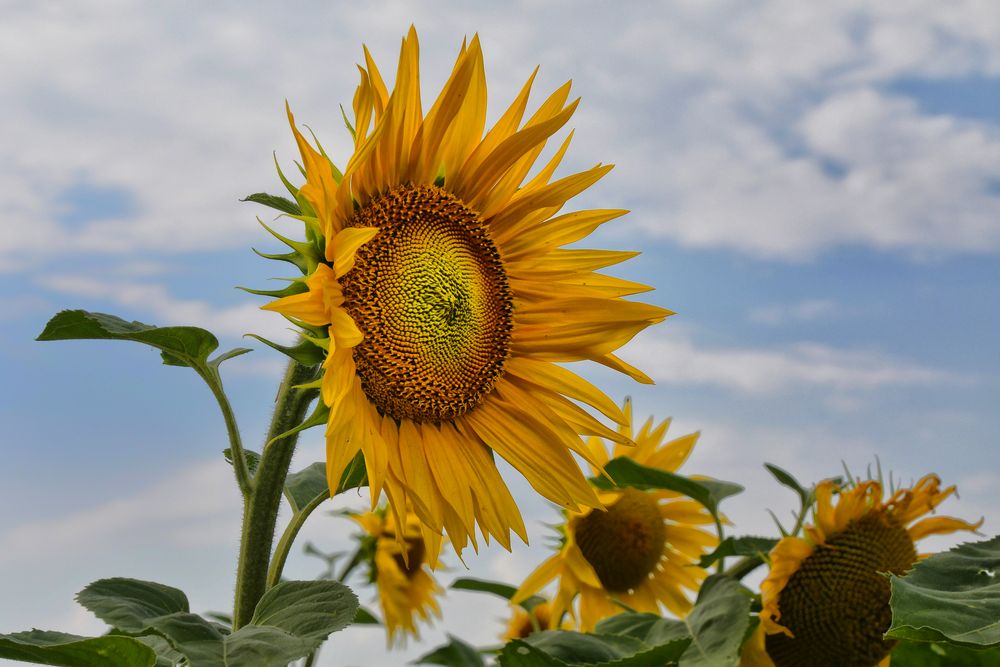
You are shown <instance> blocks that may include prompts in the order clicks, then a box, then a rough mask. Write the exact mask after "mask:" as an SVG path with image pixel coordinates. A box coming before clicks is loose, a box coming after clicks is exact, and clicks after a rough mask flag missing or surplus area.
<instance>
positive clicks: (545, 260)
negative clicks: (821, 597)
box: [264, 28, 671, 553]
mask: <svg viewBox="0 0 1000 667" xmlns="http://www.w3.org/2000/svg"><path fill="white" fill-rule="evenodd" d="M364 62H365V65H364V66H363V67H361V66H359V68H358V69H359V70H360V73H361V83H360V85H359V86H358V88H357V91H356V93H355V95H354V104H353V110H354V121H353V124H351V125H350V129H351V132H353V136H354V154H353V155H352V156H351V157H350V159H349V160H348V161H347V163H346V166H345V168H344V170H343V172H341V171H340V170H338V169H337V168H336V167H335V166H334V165H333V163H332V162H331V161H330V160H329V159H328V158H327V156H326V153H325V152H324V151H323V149H322V148H321V147H320V146H319V144H318V143H317V144H316V147H314V146H313V145H311V144H310V143H309V142H308V141H307V140H306V139H305V138H304V137H303V136H302V134H301V133H300V132H299V131H298V129H297V128H296V126H295V122H294V118H293V117H292V114H291V111H290V110H289V112H288V118H289V123H290V124H291V126H292V132H293V133H294V136H295V140H296V142H297V144H298V147H299V150H300V152H301V156H302V168H303V171H304V174H305V178H306V182H305V184H303V185H302V186H301V188H294V186H292V187H291V188H290V189H292V190H293V192H294V194H295V196H296V198H297V200H298V201H299V205H300V207H301V209H302V214H301V215H298V216H295V217H298V218H299V219H301V220H302V221H303V222H304V223H305V226H306V234H307V239H309V241H308V242H307V243H305V244H303V243H298V242H291V244H292V245H293V247H295V248H299V249H302V253H301V254H302V255H303V256H302V257H300V258H299V260H300V261H298V262H297V263H299V264H300V268H303V267H304V268H303V270H304V272H305V273H306V275H305V276H304V277H302V278H300V279H298V281H297V282H296V283H294V284H293V285H292V286H291V287H290V288H289V292H288V293H287V294H284V295H282V298H280V299H278V300H276V301H274V302H272V303H270V304H268V305H267V306H264V307H265V308H267V309H270V310H273V311H277V312H279V313H282V314H284V315H285V316H287V317H288V318H290V319H291V320H292V321H293V322H295V323H296V324H298V325H300V326H301V327H302V328H303V330H304V331H305V332H306V334H307V336H308V337H309V339H310V340H311V341H312V342H313V343H314V344H315V345H318V346H320V347H321V348H322V349H323V353H324V354H325V360H324V362H323V368H324V374H323V377H322V379H321V380H320V381H319V383H318V384H319V386H320V387H321V396H322V400H323V402H324V404H325V406H328V408H329V417H328V421H327V428H326V441H327V475H328V478H329V480H330V485H331V488H334V487H335V486H336V483H337V481H338V480H339V479H340V475H341V473H342V472H343V470H344V468H345V466H347V464H348V463H349V462H350V461H351V459H352V458H353V457H354V456H355V454H356V453H357V452H358V451H359V450H360V451H361V452H363V453H364V458H365V464H366V466H367V472H368V481H369V483H370V488H371V491H372V507H373V508H374V507H375V506H376V503H377V501H378V498H379V494H380V493H381V492H382V491H383V490H384V491H385V492H386V494H387V497H388V499H389V503H390V505H391V507H392V508H393V511H396V508H400V507H405V506H408V505H412V506H413V508H414V510H415V512H416V513H417V515H418V516H419V518H420V520H421V521H423V522H424V523H425V524H427V525H428V526H430V527H431V528H432V529H433V530H434V531H437V532H438V533H441V532H442V531H444V532H446V533H447V535H448V536H449V539H450V542H451V543H452V545H453V546H454V548H455V549H456V551H458V552H459V553H461V550H462V549H463V548H464V547H465V546H466V544H467V543H468V540H469V539H471V540H472V544H473V546H474V547H476V548H478V546H477V544H476V533H475V529H476V526H477V525H478V526H479V530H480V532H481V533H482V535H483V536H484V538H485V539H486V540H487V541H488V540H489V539H490V536H493V537H494V538H496V539H497V541H499V542H500V543H501V544H502V545H503V546H504V547H505V548H507V549H510V532H511V530H513V531H514V532H515V533H516V534H517V535H519V536H520V537H521V538H522V539H523V540H525V541H526V540H527V537H526V534H525V530H524V523H523V520H522V519H521V516H520V513H519V511H518V508H517V505H516V504H515V502H514V500H513V498H512V497H511V495H510V493H509V491H508V489H507V487H506V485H505V484H504V481H503V480H502V479H501V477H500V475H499V473H498V472H497V469H496V466H495V463H494V459H493V455H494V453H495V454H498V455H500V456H501V457H503V458H504V459H506V460H507V461H508V462H509V463H511V464H512V465H513V466H514V468H516V469H517V470H518V471H520V472H521V474H523V475H524V476H525V477H526V478H527V480H528V481H529V482H530V484H531V485H532V486H533V487H534V488H535V489H536V490H537V491H538V492H539V493H541V494H542V495H543V496H545V497H546V498H548V499H549V500H551V501H553V502H555V503H557V504H559V505H560V506H562V507H565V508H568V509H573V510H577V509H580V508H582V507H599V506H600V501H599V500H598V497H597V494H596V493H595V492H594V490H593V488H591V486H590V485H589V484H588V483H587V481H586V479H585V478H584V476H583V474H582V472H581V470H580V467H579V465H578V464H577V462H576V460H575V459H574V458H573V456H572V453H573V452H575V453H576V454H578V455H580V456H582V457H584V458H586V459H590V460H591V462H594V461H593V460H592V455H591V453H590V450H589V449H588V448H587V447H586V446H585V443H584V441H583V439H582V438H581V436H585V435H601V436H604V437H607V438H610V439H613V440H616V441H618V442H621V443H626V442H627V438H625V437H624V436H620V435H618V434H617V433H616V432H615V431H614V430H612V429H611V428H609V427H607V426H605V425H604V424H602V423H601V422H600V421H598V420H597V419H596V418H595V417H594V416H593V415H591V414H590V413H589V412H588V411H586V410H585V409H584V408H582V407H581V406H580V405H579V404H578V402H579V403H583V404H586V405H589V406H592V407H593V408H595V409H596V410H598V411H599V412H601V413H603V414H604V415H605V416H607V417H608V418H609V419H611V420H612V421H615V422H618V423H621V422H622V421H623V419H624V417H623V415H622V413H621V410H620V409H618V407H617V406H616V405H615V404H614V403H613V402H612V401H611V400H610V399H609V398H608V397H607V396H606V395H604V394H603V393H602V392H601V391H600V390H598V389H597V388H596V387H594V386H593V385H592V384H590V383H589V382H586V381H584V380H583V379H581V378H580V377H578V376H577V375H576V374H574V373H573V372H571V371H569V370H567V369H566V368H564V367H563V366H562V365H559V364H560V363H561V362H570V361H581V360H591V361H596V362H597V363H600V364H603V365H605V366H608V367H610V368H613V369H615V370H618V371H620V372H622V373H624V374H626V375H628V376H630V377H632V378H634V379H636V380H638V381H640V382H646V383H649V382H651V381H650V380H649V378H648V377H647V376H646V375H644V374H643V373H642V372H641V371H639V370H638V369H636V368H634V367H632V366H630V365H628V364H626V363H625V362H624V361H622V360H620V359H619V358H618V357H616V356H615V355H614V351H615V350H617V349H618V348H619V347H620V346H622V345H623V344H625V343H626V342H627V341H629V340H630V339H631V338H632V337H633V336H635V335H636V334H637V333H638V332H639V331H641V330H643V329H645V328H646V327H647V326H649V325H651V324H653V323H656V322H660V321H662V320H663V319H664V318H665V317H667V316H668V315H670V314H671V313H670V311H667V310H664V309H662V308H658V307H655V306H651V305H647V304H643V303H637V302H634V301H628V300H625V299H623V298H622V297H623V296H626V295H632V294H636V293H639V292H644V291H646V290H648V289H650V288H648V287H646V286H644V285H640V284H638V283H634V282H630V281H626V280H622V279H618V278H613V277H609V276H605V275H602V274H600V273H597V272H596V271H597V270H598V269H601V268H604V267H607V266H610V265H613V264H617V263H619V262H622V261H624V260H626V259H629V258H631V257H634V256H635V255H636V254H638V253H633V252H622V251H610V250H584V249H576V248H574V249H566V248H563V247H562V246H564V245H566V244H569V243H573V242H575V241H578V240H580V239H582V238H584V237H585V236H587V235H588V234H590V233H591V232H592V231H593V230H595V229H596V228H597V227H598V226H600V225H602V224H603V223H605V222H608V221H609V220H612V219H614V218H617V217H619V216H621V215H623V214H624V213H626V211H623V210H584V211H577V212H572V213H564V214H558V213H559V211H560V209H561V208H562V207H563V205H564V204H565V203H566V202H567V200H569V199H570V198H571V197H573V196H575V195H577V194H579V193H580V192H582V191H583V190H585V189H586V188H588V187H589V186H591V185H592V184H594V183H595V182H596V181H598V180H599V179H600V178H601V177H602V176H604V175H605V174H606V173H608V171H609V170H610V169H611V166H610V165H597V166H595V167H593V168H591V169H588V170H586V171H583V172H581V173H577V174H573V175H570V176H566V177H564V178H560V179H555V180H553V173H554V171H555V170H556V167H557V166H558V165H559V163H560V161H561V160H562V158H563V155H564V154H565V152H566V149H567V148H568V146H569V137H567V138H566V139H565V140H564V141H563V142H562V144H561V145H560V146H559V148H558V150H557V151H556V152H555V153H554V155H553V156H552V157H551V159H550V160H549V161H548V162H547V163H545V164H544V165H543V166H542V167H541V168H539V169H536V170H534V172H535V173H534V174H533V175H532V176H531V177H530V178H528V174H529V172H530V171H532V168H533V166H534V164H535V161H536V160H537V158H538V156H539V154H540V153H541V151H542V150H543V148H544V146H545V144H546V142H547V140H548V139H549V137H551V136H552V135H553V134H554V133H556V132H557V131H558V130H559V129H560V128H562V127H563V126H564V125H565V124H566V122H567V121H568V120H569V118H570V116H571V115H572V114H573V111H574V110H575V109H576V106H577V103H578V101H579V100H577V101H573V102H571V103H569V104H567V99H568V96H569V89H570V85H569V83H567V84H565V85H564V86H562V87H560V88H559V89H558V90H556V91H555V92H554V93H552V94H551V95H550V96H549V97H548V98H547V99H546V100H545V101H544V102H543V103H542V104H541V106H540V107H539V108H538V110H537V111H536V112H535V113H534V114H533V115H532V116H531V117H530V118H529V119H528V120H527V121H525V122H522V119H523V118H524V113H525V108H526V103H527V99H528V94H529V91H530V89H531V84H532V80H533V79H534V75H532V77H531V78H529V79H528V82H527V83H526V84H525V85H524V87H523V89H522V90H521V92H520V94H519V95H518V96H517V98H516V99H515V100H514V102H513V103H512V104H511V105H510V107H509V108H508V109H507V111H506V112H505V113H504V114H503V115H502V116H501V117H500V119H499V120H498V121H497V123H496V124H495V125H494V126H493V127H492V128H491V129H490V130H489V131H487V132H486V133H485V135H484V132H483V130H484V126H485V118H486V78H485V73H484V67H483V54H482V50H481V48H480V44H479V40H478V38H477V37H476V38H473V39H472V40H471V42H469V43H468V44H463V46H462V48H461V50H460V52H459V55H458V59H457V61H456V63H455V66H454V69H453V70H452V72H451V75H450V77H449V78H448V81H447V83H446V84H445V85H444V88H443V90H442V91H441V93H440V95H439V96H438V98H437V100H436V101H435V102H434V103H433V104H432V105H431V108H430V109H429V110H428V111H427V113H426V114H424V113H423V111H422V109H421V102H420V85H419V73H418V69H419V68H418V44H417V35H416V32H415V31H414V30H413V29H412V28H411V29H410V32H409V34H408V36H407V37H406V38H405V39H404V40H403V44H402V49H401V52H400V57H399V67H398V70H397V73H396V82H395V87H394V89H393V90H392V93H391V94H390V93H389V91H388V89H387V88H386V85H385V83H384V81H383V78H382V76H381V74H380V73H379V70H378V69H377V68H376V66H375V63H374V61H373V60H372V58H371V55H370V54H369V53H368V50H367V49H365V50H364ZM570 136H571V135H570ZM289 185H290V184H289ZM296 292H297V293H296Z"/></svg>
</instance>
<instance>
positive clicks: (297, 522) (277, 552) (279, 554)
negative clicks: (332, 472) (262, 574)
mask: <svg viewBox="0 0 1000 667" xmlns="http://www.w3.org/2000/svg"><path fill="white" fill-rule="evenodd" d="M326 499H327V496H317V497H316V498H315V499H314V500H313V501H312V502H311V503H309V504H308V505H306V506H305V507H303V508H302V509H301V510H299V511H298V512H296V513H295V514H293V515H292V518H291V520H289V522H288V525H287V526H286V527H285V531H284V532H283V533H282V534H281V537H280V538H278V544H277V546H275V547H274V557H273V558H272V559H271V567H270V568H269V569H268V571H267V587H268V588H270V587H271V586H274V585H275V584H277V583H278V582H279V581H281V572H282V571H283V570H284V569H285V561H286V560H288V552H289V551H290V550H291V548H292V543H293V542H294V541H295V538H296V537H297V536H298V534H299V530H301V529H302V526H303V525H305V522H306V519H308V518H309V515H310V514H312V513H313V510H315V509H316V508H317V507H319V506H320V505H322V504H323V501H324V500H326Z"/></svg>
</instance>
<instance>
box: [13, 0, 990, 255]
mask: <svg viewBox="0 0 1000 667" xmlns="http://www.w3.org/2000/svg"><path fill="white" fill-rule="evenodd" d="M571 7H572V5H569V4H565V3H563V4H554V5H548V4H546V5H538V4H536V3H530V2H522V3H521V4H520V5H519V6H516V7H513V8H512V7H510V6H508V5H504V6H503V7H502V8H501V7H497V8H486V7H478V6H477V7H473V6H464V5H452V4H450V3H448V2H443V1H441V2H438V1H427V2H421V3H401V2H396V3H389V4H388V5H386V6H384V7H383V9H382V11H380V12H379V13H378V15H377V16H375V15H373V13H372V12H371V11H370V10H369V8H368V7H366V6H362V5H349V6H346V7H336V8H334V7H332V6H327V5H324V4H321V3H315V4H313V5H312V6H310V7H305V8H302V9H301V10H300V11H297V12H294V13H289V12H284V11H282V10H281V9H280V8H277V7H275V8H267V7H260V8H259V10H260V11H255V12H253V13H243V14H241V15H239V16H234V15H233V14H232V12H231V11H229V10H228V9H227V8H224V7H221V6H220V7H213V6H205V7H201V8H199V11H198V12H194V13H192V12H190V11H189V8H187V7H184V6H180V5H177V6H172V5H155V6H154V5H136V4H133V3H115V4H109V3H96V2H91V3H76V4H74V5H73V7H72V8H69V7H59V8H55V7H43V6H40V5H38V4H37V3H22V4H20V5H17V6H15V7H13V8H10V9H9V11H7V13H6V14H5V17H4V19H5V20H4V23H3V25H2V26H0V57H3V56H7V57H6V58H4V61H5V62H9V63H17V64H16V65H12V66H10V67H6V68H4V69H3V70H2V71H0V85H2V87H3V89H4V91H5V96H6V99H8V100H11V101H12V103H10V104H5V105H4V106H3V107H2V109H0V133H2V139H3V144H4V146H5V149H6V151H5V154H6V155H7V159H6V160H5V161H4V164H3V165H0V184H2V185H0V200H2V202H3V207H4V211H5V217H6V220H7V224H6V226H5V233H4V234H3V235H2V236H0V269H7V270H10V269H16V268H19V267H22V266H24V265H25V262H26V258H27V257H37V256H44V255H49V254H52V253H68V252H101V253H125V252H135V251H137V250H143V251H146V252H158V253H173V252H183V251H186V250H192V249H196V248H229V247H237V246H246V245H249V244H250V243H251V242H252V241H253V240H254V239H259V238H260V237H259V236H256V234H257V230H255V229H254V226H253V224H252V218H251V216H252V215H253V211H252V210H251V207H249V206H246V205H243V206H240V205H239V204H237V202H236V199H237V198H238V197H239V196H242V195H244V194H246V193H248V192H250V191H252V190H256V189H266V188H271V189H273V188H274V187H275V184H276V183H277V181H276V179H275V177H274V175H273V173H272V168H271V165H270V161H269V159H268V158H269V155H268V153H269V152H270V150H271V149H273V148H277V149H278V150H279V154H280V157H281V158H282V160H283V162H284V163H285V164H288V163H289V161H290V159H291V158H292V157H293V156H294V153H293V149H292V142H291V141H290V138H289V136H288V132H287V129H286V128H285V126H284V122H283V118H282V109H281V102H282V100H283V99H285V98H288V99H290V100H291V101H292V102H293V106H294V107H295V109H296V110H297V112H298V117H299V119H300V120H302V121H307V122H309V123H310V124H311V125H314V126H315V127H316V128H317V130H318V132H319V135H320V136H321V137H322V138H323V141H324V143H325V145H326V147H327V149H328V150H329V152H330V153H331V154H334V155H346V154H347V151H348V138H347V136H346V133H345V132H343V130H342V128H341V127H340V121H339V117H338V112H337V104H338V103H342V102H349V101H350V97H351V95H352V93H353V87H354V85H355V77H356V72H355V71H354V70H353V67H352V66H351V64H352V63H353V61H355V60H357V59H358V55H359V53H360V49H359V44H358V41H359V37H360V38H362V39H365V40H366V41H367V42H368V43H369V45H370V46H371V47H372V50H373V51H374V52H375V54H376V56H377V58H378V59H379V60H380V62H382V63H383V71H384V73H386V74H387V75H389V74H391V72H392V70H393V66H392V60H393V58H394V56H395V52H396V50H397V48H398V46H397V45H398V40H399V38H400V36H401V35H402V33H403V32H404V31H405V29H406V27H407V26H408V24H409V23H410V22H411V21H413V22H415V23H416V24H417V26H418V27H419V28H420V30H421V36H422V43H423V49H422V54H423V58H424V65H425V69H424V77H423V79H424V81H425V82H427V84H428V85H427V89H426V91H425V93H426V95H425V96H426V97H427V98H428V99H429V98H430V92H431V88H432V87H433V86H436V85H438V84H439V83H440V81H441V80H443V78H444V74H445V71H446V67H447V66H448V64H449V60H450V59H451V58H452V57H453V54H454V51H455V50H456V48H457V44H458V42H459V40H460V38H461V36H462V35H464V34H471V33H472V32H475V31H476V30H481V31H482V37H483V40H484V44H485V48H486V56H487V67H488V68H489V73H490V92H491V115H492V116H493V117H495V116H496V115H497V113H498V112H499V110H500V109H501V108H502V105H503V103H504V101H505V100H506V99H509V98H510V96H511V95H512V94H513V92H514V91H515V90H516V88H517V87H519V85H520V83H521V81H522V80H523V79H524V78H525V77H526V76H527V74H528V73H529V71H530V69H531V66H532V65H533V64H534V63H535V62H538V61H540V62H542V63H543V65H544V67H543V71H542V76H541V79H540V81H539V86H538V89H539V92H540V93H543V92H545V91H546V90H548V89H551V88H552V87H553V86H554V85H556V84H557V83H559V82H561V81H562V80H564V79H565V78H568V77H570V76H574V75H576V76H577V77H578V79H577V80H578V84H579V85H578V88H579V92H580V93H582V94H583V95H584V98H585V99H584V105H583V107H581V110H580V112H579V113H578V116H577V118H576V119H575V120H574V124H575V125H577V126H578V127H579V128H580V132H579V133H578V141H577V144H576V145H575V146H574V149H573V150H572V151H571V155H570V157H569V161H568V167H580V166H584V165H589V164H591V163H592V162H594V161H596V160H602V161H609V160H611V161H615V162H617V163H618V164H619V175H616V176H614V177H612V179H613V181H612V182H613V187H615V188H616V190H617V191H618V194H617V195H616V198H617V199H619V202H618V203H620V204H621V203H624V204H625V205H628V206H630V207H632V208H634V209H635V210H636V216H635V217H636V218H637V219H638V220H639V221H640V222H641V223H642V225H643V226H644V227H645V229H647V230H648V231H650V232H651V233H653V234H656V235H662V236H664V237H667V238H671V239H674V240H677V241H679V242H681V243H683V244H685V245H688V246H692V247H727V248H732V249H734V250H737V251H740V252H745V253H750V254H753V255H756V256H762V257H772V258H775V257H776V258H783V259H802V258H807V257H809V256H812V255H814V254H815V253H817V252H820V251H822V250H823V249H825V248H828V247H830V246H834V245H839V244H845V243H847V244H850V243H858V244H865V245H874V246H876V247H880V248H901V249H910V250H921V249H923V250H933V251H936V252H954V251H971V250H976V251H982V250H985V251H995V250H996V249H997V248H998V247H1000V232H998V231H997V227H996V225H995V224H994V221H995V220H996V219H997V211H998V209H1000V202H998V197H997V195H996V193H995V192H994V191H992V190H990V189H989V188H987V187H986V183H987V182H988V179H990V178H993V175H995V174H996V173H997V167H998V164H1000V157H998V153H1000V137H998V131H997V127H996V124H985V123H973V122H958V121H956V120H954V119H950V118H946V117H945V118H941V117H931V116H927V115H926V114H924V113H923V112H921V111H920V110H919V109H916V108H915V107H914V106H913V105H912V104H909V103H907V102H906V101H905V100H901V99H898V98H893V97H889V96H886V95H885V94H884V93H882V92H880V87H881V86H882V85H883V84H885V83H888V82H892V81H894V80H896V79H899V78H901V77H938V78H940V77H963V76H970V75H982V76H996V75H998V74H1000V27H998V26H1000V20H998V16H997V14H998V9H997V5H996V4H995V3H991V2H989V1H988V0H966V1H964V2H956V3H950V4H948V5H947V6H945V5H942V4H941V3H935V2H926V3H920V4H919V5H914V4H913V3H906V4H905V5H898V6H897V5H889V4H884V3H883V4H880V5H872V4H871V3H864V2H860V1H858V2H853V1H852V2H841V3H819V4H817V3H811V4H802V3H795V2H789V1H788V0H770V1H768V2H762V3H754V4H753V5H747V4H746V3H740V2H727V1H718V2H710V3H687V2H685V3H674V4H672V5H664V4H662V3H655V2H650V3H648V4H646V5H645V6H642V7H637V8H636V9H635V10H634V11H630V12H620V11H618V10H617V9H615V8H612V7H607V8H603V7H598V6H594V7H591V8H590V9H589V10H588V11H587V12H576V11H567V9H569V8H571ZM304 17H308V19H304ZM556 19H558V20H556ZM304 20H307V22H308V24H309V25H310V26H312V27H319V26H322V28H321V32H322V34H323V38H322V39H302V34H303V21H304ZM553 26H554V27H553ZM595 44H597V45H598V47H597V48H594V45H595ZM262 45H266V47H264V46H262ZM28 51H31V52H33V53H35V54H36V55H37V56H38V57H36V58H31V59H24V58H20V57H19V54H23V53H25V52H28ZM894 148H900V149H901V150H894ZM831 156H833V157H836V158H837V161H838V162H839V163H840V164H839V165H838V168H840V169H842V170H843V171H844V173H843V175H831V174H829V173H827V171H825V169H824V166H825V165H826V164H827V161H828V160H829V158H830V157H831ZM80 182H87V183H92V184H94V185H97V186H102V187H110V188H115V189H118V190H122V191H125V192H128V193H130V194H131V195H133V196H134V200H135V202H136V205H137V211H135V213H134V215H129V216H128V217H127V219H120V218H111V219H97V220H91V221H87V222H83V223H79V224H74V225H67V224H63V223H61V222H60V221H59V219H58V216H57V215H56V211H55V207H54V206H53V205H52V202H53V201H57V200H58V199H59V196H60V194H61V193H62V192H64V191H65V190H66V189H67V188H70V187H72V186H73V185H75V184H78V183H80ZM602 187H606V186H602ZM606 192H608V190H607V189H605V190H602V191H601V193H599V194H596V195H588V197H599V198H606V197H607V195H606V194H602V193H606ZM637 204H638V205H637Z"/></svg>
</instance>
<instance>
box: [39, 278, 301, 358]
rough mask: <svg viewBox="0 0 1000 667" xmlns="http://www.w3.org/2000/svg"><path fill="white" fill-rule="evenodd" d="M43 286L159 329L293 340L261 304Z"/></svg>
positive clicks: (140, 290) (161, 292) (151, 289)
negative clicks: (121, 310)
mask: <svg viewBox="0 0 1000 667" xmlns="http://www.w3.org/2000/svg"><path fill="white" fill-rule="evenodd" d="M39 283H40V284H41V285H42V286H43V287H45V288H46V289H49V290H53V291H55V292H60V293H62V294H72V295H75V296H82V297H88V298H94V299H101V300H106V301H109V302H111V303H114V304H116V305H119V306H127V307H128V308H134V309H136V310H137V311H139V312H145V313H149V314H150V315H151V316H153V317H155V318H156V319H157V320H158V321H157V322H156V324H157V325H159V326H166V325H187V326H197V327H202V328H205V329H208V330H209V331H211V332H212V333H215V334H217V335H220V336H242V335H243V334H245V333H255V334H258V335H261V336H264V337H265V338H268V339H269V340H273V341H276V342H281V343H289V342H290V341H291V340H292V333H291V332H290V331H289V327H290V325H289V324H288V322H287V321H286V320H285V319H284V318H283V317H281V316H280V315H277V314H276V313H271V312H267V311H262V310H261V309H260V304H259V303H242V304H238V305H235V306H226V307H217V306H213V305H212V304H209V303H207V302H205V301H191V300H182V299H177V298H174V297H173V296H171V294H170V293H169V292H168V291H167V289H166V288H165V287H163V286H162V285H151V284H146V285H142V284H137V283H134V282H130V281H123V282H107V281H102V280H99V279H96V278H92V277H89V276H69V275H51V276H46V277H45V278H42V279H40V280H39Z"/></svg>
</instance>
